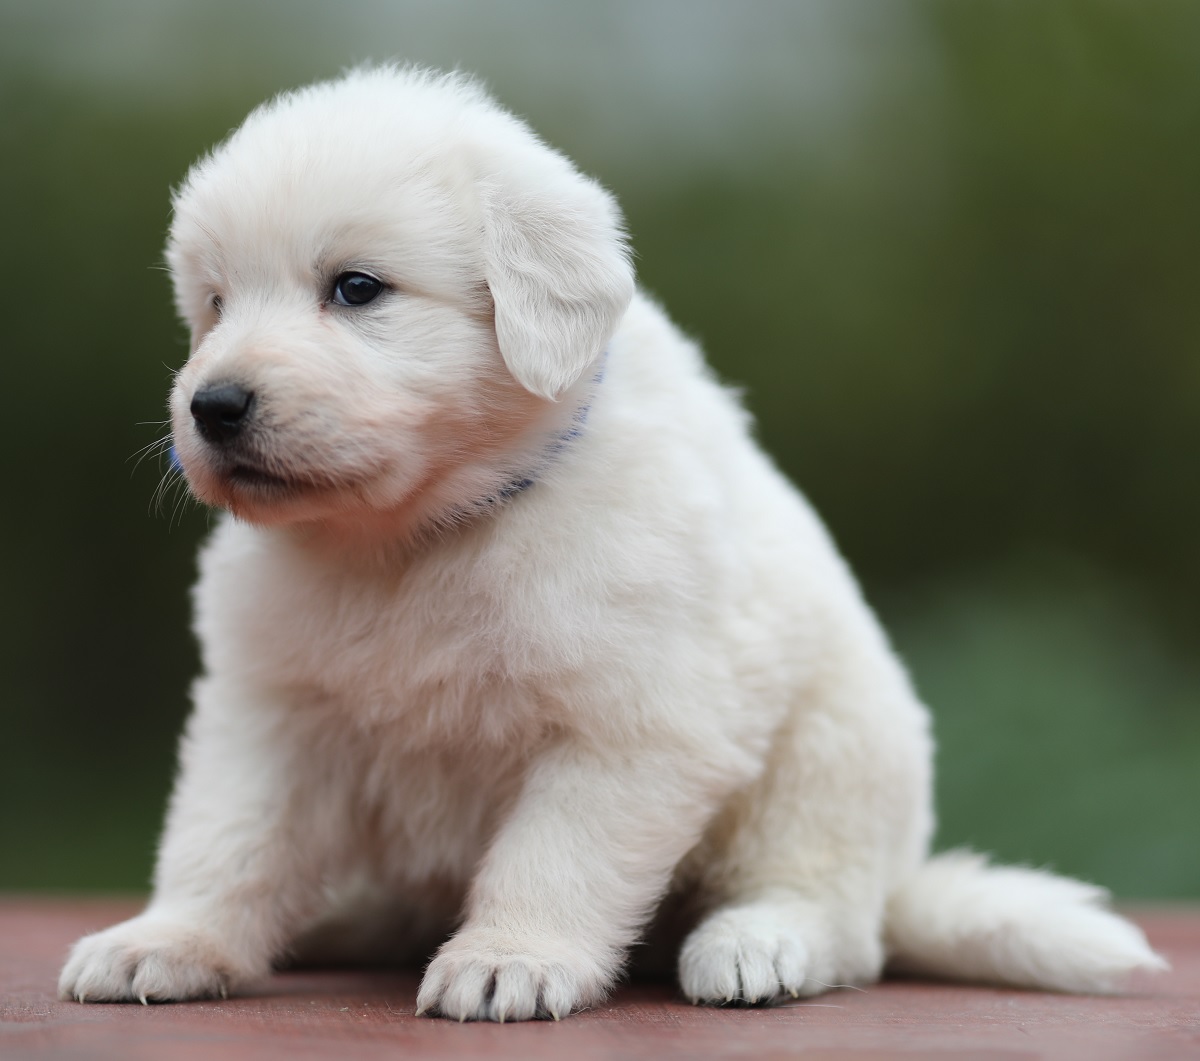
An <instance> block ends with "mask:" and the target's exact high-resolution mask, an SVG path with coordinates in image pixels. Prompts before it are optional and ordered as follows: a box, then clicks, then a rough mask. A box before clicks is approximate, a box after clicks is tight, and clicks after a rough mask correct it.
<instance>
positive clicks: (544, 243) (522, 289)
mask: <svg viewBox="0 0 1200 1061" xmlns="http://www.w3.org/2000/svg"><path fill="white" fill-rule="evenodd" d="M557 161H562V160H557ZM540 176H544V177H546V178H547V179H545V180H544V181H539V182H537V183H536V184H534V183H533V182H531V181H528V178H526V180H522V181H521V182H520V185H521V186H520V187H514V186H511V185H509V184H508V182H502V181H500V180H497V179H492V180H489V181H487V182H486V183H485V184H484V186H483V188H482V196H481V199H482V205H483V246H484V263H485V264H484V268H485V271H486V276H487V283H488V287H489V288H490V289H491V293H492V301H493V303H494V304H495V314H496V339H497V341H498V342H499V344H500V353H501V354H502V355H503V357H504V362H505V364H506V365H507V366H508V369H509V371H510V372H511V373H512V374H513V376H514V377H515V378H516V380H517V382H518V383H520V384H521V385H522V386H523V387H524V388H525V389H526V390H528V391H531V392H532V393H534V394H537V395H540V396H541V397H543V398H548V399H550V400H552V401H553V400H555V399H557V398H558V396H559V395H560V394H562V392H563V391H565V390H566V389H567V388H568V387H570V386H571V384H572V383H574V382H575V381H576V380H578V379H579V377H580V376H581V375H582V374H583V373H584V372H585V371H586V370H587V368H588V366H589V365H591V364H592V363H593V362H594V361H595V360H596V359H597V358H598V357H599V356H600V354H601V353H602V351H603V350H604V349H605V347H606V346H607V344H608V341H609V339H610V338H611V337H612V334H613V332H614V331H615V330H616V327H617V324H618V322H619V321H620V319H621V317H622V315H623V314H624V312H625V310H626V308H627V307H628V305H629V301H630V299H631V298H632V297H633V287H634V281H633V268H632V266H631V264H630V261H629V251H628V247H627V245H626V242H625V235H624V232H623V231H622V228H621V219H620V215H619V213H618V211H617V208H616V206H615V204H614V203H613V200H612V198H611V197H610V196H609V194H608V193H607V192H606V191H604V189H603V188H601V187H600V186H599V185H598V184H596V183H595V182H594V181H591V180H589V179H587V178H585V177H583V176H581V175H580V174H578V173H576V172H575V171H574V170H570V171H568V172H564V171H558V172H554V173H543V174H540Z"/></svg>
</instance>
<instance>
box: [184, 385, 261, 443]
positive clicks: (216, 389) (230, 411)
mask: <svg viewBox="0 0 1200 1061" xmlns="http://www.w3.org/2000/svg"><path fill="white" fill-rule="evenodd" d="M190 408H191V413H192V420H193V421H195V424H196V430H197V431H198V432H199V433H200V437H201V438H203V439H204V440H205V441H206V442H209V443H211V444H212V445H215V446H223V445H226V444H228V443H229V442H232V441H233V440H234V439H235V438H236V437H237V436H238V435H239V434H241V432H242V430H243V429H244V428H245V427H246V425H247V424H248V423H249V422H250V419H251V415H252V413H253V409H254V392H253V391H251V390H247V389H246V388H245V387H243V386H242V385H241V384H240V383H214V384H209V385H208V386H205V387H201V388H200V390H198V391H196V393H195V394H194V395H193V396H192V404H191V407H190Z"/></svg>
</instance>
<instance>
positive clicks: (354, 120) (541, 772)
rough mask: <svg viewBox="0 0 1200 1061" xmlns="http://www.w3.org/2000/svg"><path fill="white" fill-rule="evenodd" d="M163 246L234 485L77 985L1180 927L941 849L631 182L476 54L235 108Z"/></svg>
mask: <svg viewBox="0 0 1200 1061" xmlns="http://www.w3.org/2000/svg"><path fill="white" fill-rule="evenodd" d="M168 260H169V262H170V266H171V270H172V273H173V276H174V280H175V286H176V293H177V299H178V304H179V309H180V312H181V313H182V315H183V316H184V318H185V319H186V320H187V322H188V324H189V325H190V326H191V329H192V335H193V341H192V355H191V359H190V360H189V361H188V363H187V364H186V366H185V367H184V368H183V370H182V371H181V372H180V373H179V377H178V379H177V381H176V384H175V389H174V393H173V394H172V398H171V409H172V415H173V423H174V437H175V445H176V447H177V451H178V457H179V460H180V462H181V463H182V466H183V469H184V471H185V473H186V475H187V479H188V482H189V484H190V486H191V489H192V491H193V492H194V493H195V494H196V496H197V497H199V498H200V499H202V500H203V501H206V502H208V503H209V504H212V505H216V506H220V507H222V508H224V509H227V510H228V511H229V513H231V516H232V518H225V519H223V520H222V521H221V523H220V524H219V526H218V527H217V529H216V531H215V533H214V534H213V537H212V539H211V541H210V542H209V543H208V545H207V547H206V548H205V550H204V552H203V554H202V558H201V576H200V582H199V585H198V587H197V589H196V628H197V632H198V635H199V638H200V641H201V644H202V646H203V656H204V675H203V677H202V678H201V679H200V680H199V681H198V682H197V684H196V687H195V710H194V713H193V714H192V717H191V720H190V721H189V723H188V726H187V731H186V734H185V736H184V738H183V744H182V749H181V753H180V759H181V763H180V772H179V777H178V779H177V781H176V785H175V791H174V795H173V797H172V799H171V805H170V810H169V813H168V816H167V822H166V830H165V834H164V837H163V840H162V845H161V849H160V851H159V858H158V867H157V871H156V875H155V888H154V896H153V898H152V900H151V902H150V904H149V906H148V907H147V909H146V911H145V912H144V913H143V914H141V915H140V916H138V917H135V918H134V919H133V920H131V921H128V922H126V923H124V924H121V925H117V926H116V927H115V928H111V929H108V930H107V931H105V932H101V933H98V934H97V935H94V936H89V937H87V938H85V939H83V940H81V941H80V942H79V943H78V944H77V945H76V947H75V950H74V952H73V953H72V955H71V957H70V959H69V961H68V962H67V965H66V968H65V969H64V971H63V974H62V980H61V985H60V989H61V993H62V996H63V997H64V998H77V999H79V1000H80V1001H96V1002H99V1001H128V1000H135V999H140V1000H142V1001H143V1002H145V1001H147V1000H149V999H154V1000H167V999H186V998H196V997H200V996H206V995H215V994H222V995H223V994H225V993H226V992H227V991H229V990H235V989H237V988H238V987H240V986H241V985H243V984H247V983H249V982H252V981H254V980H256V979H257V978H260V977H262V976H264V975H265V974H266V973H267V972H268V971H269V970H270V968H271V967H272V964H273V963H276V962H278V961H280V960H281V959H282V958H284V957H285V956H287V955H289V954H290V953H292V952H293V951H294V949H295V948H296V947H297V946H298V945H299V944H300V941H301V940H302V939H303V938H307V939H308V940H309V941H310V942H311V941H313V940H316V939H322V940H323V941H324V944H325V946H326V948H328V946H329V945H333V946H334V947H336V948H339V949H341V950H342V951H343V952H348V951H353V950H354V949H355V946H354V945H355V944H356V943H359V942H363V941H367V942H369V943H371V944H372V945H373V946H374V948H375V949H376V950H380V949H384V950H390V951H391V952H392V953H394V954H395V955H397V956H399V955H401V954H402V953H405V952H406V951H411V950H412V949H414V948H415V949H416V950H418V952H419V951H420V948H421V947H423V946H425V945H427V943H428V941H429V940H430V939H431V938H433V939H434V940H435V943H434V944H432V945H430V949H432V946H433V945H436V942H441V943H442V946H441V948H440V949H439V950H438V951H437V954H436V956H435V957H434V958H433V960H432V962H431V963H430V964H429V967H428V969H427V971H426V973H425V977H424V982H423V983H422V986H421V990H420V995H419V999H418V1008H419V1010H420V1011H421V1012H426V1013H440V1014H442V1015H445V1016H448V1017H455V1018H458V1019H468V1020H470V1019H492V1020H505V1019H508V1020H520V1019H526V1018H530V1017H535V1016H546V1015H549V1016H553V1017H559V1016H565V1015H566V1014H567V1013H570V1012H571V1011H572V1010H575V1009H578V1008H580V1007H581V1006H588V1005H592V1004H594V1003H595V1002H597V1000H599V999H601V998H602V997H603V996H604V994H605V992H606V990H607V989H608V988H609V987H610V985H611V984H612V983H613V980H614V977H616V976H617V974H618V972H619V971H620V970H621V967H622V963H623V962H624V960H625V958H626V955H627V952H628V951H629V948H630V946H631V944H633V943H634V942H635V941H637V940H639V938H641V937H643V935H644V934H645V933H646V932H647V931H648V928H649V926H650V925H651V923H652V922H653V923H655V924H657V925H658V926H659V927H660V928H661V929H662V930H663V931H664V932H666V931H667V929H669V928H672V927H680V926H681V935H680V937H679V938H680V939H682V950H681V951H680V952H679V959H678V961H679V965H678V968H679V977H680V980H681V983H682V987H683V991H684V993H685V994H686V995H687V996H688V997H690V998H692V999H694V1000H698V1001H707V1002H718V1003H719V1002H727V1001H730V1000H745V1001H748V1002H764V1001H769V1000H771V999H774V998H776V997H777V996H797V995H811V994H815V993H817V992H819V991H821V990H824V989H825V988H827V987H829V986H831V985H836V984H847V983H849V984H861V983H867V982H870V981H872V980H874V979H875V978H877V977H878V976H879V975H880V972H881V970H882V969H883V966H884V963H885V961H890V962H892V963H893V964H894V965H896V966H899V967H903V968H907V969H910V970H917V971H924V972H928V973H932V974H936V975H943V976H952V977H968V978H977V979H984V980H991V981H1000V982H1005V983H1010V984H1019V985H1029V986H1036V987H1047V988H1057V989H1062V990H1071V991H1075V990H1078V991H1107V990H1112V989H1115V988H1116V987H1117V986H1118V985H1119V984H1120V983H1121V980H1122V978H1123V977H1124V975H1125V974H1127V973H1128V972H1129V971H1130V970H1133V969H1135V968H1139V967H1142V968H1154V967H1158V966H1160V965H1161V961H1160V959H1158V958H1157V957H1156V956H1155V955H1154V954H1153V953H1152V952H1151V951H1150V950H1149V949H1148V947H1147V945H1146V942H1145V940H1144V938H1143V937H1142V935H1141V933H1140V932H1139V931H1138V930H1137V929H1136V928H1135V927H1133V926H1132V925H1130V924H1128V923H1127V922H1125V921H1123V920H1121V919H1120V918H1118V917H1116V916H1115V915H1113V914H1111V913H1108V912H1107V911H1105V910H1104V909H1103V904H1102V900H1103V893H1102V892H1101V891H1099V890H1098V889H1095V888H1092V887H1090V886H1088V885H1084V884H1079V883H1076V882H1073V881H1068V880H1063V879H1060V878H1056V877H1052V876H1049V875H1047V874H1044V873H1038V872H1034V871H1030V870H1018V869H989V868H988V867H987V866H986V865H985V863H984V861H983V860H982V859H980V858H978V857H975V856H972V855H967V854H961V853H960V854H953V855H948V856H942V857H940V858H934V859H932V860H929V859H928V853H927V845H928V843H929V839H930V831H931V828H932V814H931V810H930V759H931V742H930V738H929V733H928V720H927V716H926V712H925V709H924V708H923V707H922V706H921V704H920V703H919V702H918V701H917V699H916V698H915V696H914V695H913V692H912V690H911V688H910V686H909V682H908V680H907V678H906V676H905V674H904V671H903V669H902V668H901V666H900V664H899V663H898V662H897V660H896V657H895V656H894V654H893V653H892V651H891V649H890V648H889V646H888V643H887V641H886V639H885V638H884V635H883V634H882V633H881V631H880V629H879V626H878V625H877V623H876V620H875V619H874V617H873V615H872V613H871V612H870V610H869V609H868V608H867V606H866V605H865V604H864V603H863V600H862V598H861V596H860V595H859V591H858V589H857V587H856V585H855V582H854V580H853V578H852V577H851V575H850V573H849V572H848V571H847V569H846V567H845V565H844V564H843V562H842V560H841V559H840V558H839V556H838V554H837V552H836V550H835V549H834V547H833V545H832V544H831V543H830V540H829V538H828V537H827V535H826V533H825V531H824V529H823V528H822V526H821V524H820V523H819V522H818V520H817V518H816V517H815V516H814V514H813V513H812V511H811V510H810V509H809V507H808V505H807V504H806V503H805V502H804V500H803V499H802V498H801V497H800V496H799V495H798V494H797V493H796V491H795V490H794V489H793V488H792V487H791V486H790V485H789V484H788V483H787V482H786V481H785V480H784V479H783V477H782V476H781V475H780V474H779V472H778V471H776V469H775V468H774V467H773V466H772V465H771V463H770V461H769V460H768V459H767V458H766V457H764V456H763V454H762V453H761V452H760V451H759V450H758V449H757V448H756V447H755V445H754V443H753V442H752V441H751V438H750V433H749V430H748V426H747V418H746V415H745V414H744V413H743V411H742V409H741V408H740V407H739V406H738V403H737V401H736V400H735V398H734V397H732V396H731V395H730V394H729V393H728V392H727V391H726V390H724V389H722V387H721V386H720V385H719V384H717V383H716V382H715V381H714V380H713V378H712V376H711V375H710V374H709V372H708V371H707V370H706V368H705V366H704V363H703V360H702V358H701V355H700V353H699V352H698V351H697V350H696V348H695V347H694V346H693V345H692V344H691V343H690V342H688V341H687V340H686V339H685V338H683V337H682V336H681V335H680V334H679V332H678V331H677V330H676V329H675V328H674V327H673V326H672V324H671V323H670V322H669V321H668V320H667V318H666V317H665V316H664V314H663V313H662V311H661V310H659V308H658V307H657V306H655V305H654V304H653V303H651V302H650V301H649V300H648V299H647V298H646V297H645V296H643V295H641V294H639V293H638V292H637V291H636V290H635V287H634V279H633V275H632V271H631V268H630V262H629V254H628V250H627V248H626V245H625V241H624V238H623V235H622V230H621V221H620V217H619V215H618V212H617V209H616V207H615V206H614V204H613V201H612V200H611V199H610V198H609V196H608V195H607V194H606V193H605V192H604V191H603V190H602V189H601V188H600V187H598V186H597V185H596V184H595V183H593V182H592V181H590V180H588V179H586V178H584V177H582V176H581V175H580V174H579V173H578V172H577V171H576V170H575V169H574V168H573V167H572V165H571V164H570V163H569V162H568V161H567V160H566V159H565V158H563V157H562V156H561V155H559V154H556V153H555V152H554V151H552V150H550V149H549V148H547V147H546V146H545V145H544V144H542V143H541V142H540V141H539V140H538V139H537V138H536V137H535V136H534V135H533V134H532V133H531V132H530V131H529V129H528V128H527V127H526V126H525V125H524V124H523V123H522V122H521V121H519V120H517V119H516V118H514V117H512V116H511V115H509V114H507V113H505V112H504V111H502V110H500V109H499V108H498V107H497V106H496V105H495V104H494V103H493V102H491V101H490V100H489V99H488V97H487V96H486V95H485V94H484V92H483V91H482V90H480V89H479V88H478V87H476V86H475V85H473V84H471V83H469V82H467V81H465V80H462V79H460V78H456V77H442V76H435V75H430V74H426V73H422V72H416V71H412V70H401V69H395V68H383V69H372V70H364V71H359V72H356V73H353V74H351V75H349V76H347V77H345V78H343V79H341V80H339V81H336V82H333V83H330V84H320V85H316V86H314V87H311V88H308V89H305V90H303V91H299V92H295V93H292V94H289V95H285V96H282V97H281V98H279V99H277V100H275V101H274V102H272V103H270V104H268V105H266V106H265V107H263V108H260V109H259V110H257V111H255V112H254V113H253V114H252V115H251V116H250V117H249V118H248V119H247V120H246V122H245V124H244V125H243V126H242V127H241V128H240V129H239V130H238V131H237V132H235V133H234V134H233V135H232V136H231V137H230V138H229V140H228V141H226V142H225V143H224V144H223V145H221V146H220V147H219V148H217V149H216V151H215V152H214V153H213V154H212V155H211V156H210V157H208V158H206V159H204V160H203V161H201V162H200V163H198V164H197V165H196V167H195V168H194V169H193V170H192V172H191V174H190V175H189V176H188V178H187V180H186V182H185V183H184V185H183V187H182V189H181V190H180V191H179V193H178V195H177V196H176V200H175V218H174V222H173V224H172V229H171V236H170V243H169V247H168ZM656 910H658V911H660V912H663V911H667V910H670V911H671V914H670V916H667V914H666V913H662V916H659V917H658V918H657V919H655V912H656ZM335 913H336V914H337V915H338V916H339V917H340V918H341V920H340V921H332V922H331V921H329V918H330V917H331V916H333V915H334V914H335ZM322 920H324V921H325V928H324V930H323V931H322V930H321V929H320V925H321V922H322ZM456 925H457V930H456V931H454V929H455V926H456ZM451 932H453V934H452V935H450V933H451ZM683 932H686V938H684V937H683V935H682V933H683ZM667 934H668V935H669V933H667ZM447 935H449V939H448V940H446V936H447ZM443 941H444V942H443ZM424 953H425V955H426V956H427V955H428V953H429V951H425V952H424Z"/></svg>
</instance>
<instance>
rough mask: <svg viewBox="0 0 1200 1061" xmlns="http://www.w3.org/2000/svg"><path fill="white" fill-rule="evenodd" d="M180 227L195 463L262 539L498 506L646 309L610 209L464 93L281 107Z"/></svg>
mask: <svg viewBox="0 0 1200 1061" xmlns="http://www.w3.org/2000/svg"><path fill="white" fill-rule="evenodd" d="M174 205H175V216H174V220H173V223H172V226H171V233H170V238H169V241H168V246H167V261H168V264H169V265H170V269H171V274H172V277H173V280H174V284H175V294H176V302H177V305H178V307H179V311H180V313H181V314H182V316H183V317H184V319H185V320H186V321H187V323H188V325H189V326H190V328H191V331H192V352H191V357H190V359H189V360H188V362H187V364H186V365H185V366H184V368H183V370H182V371H181V372H180V373H179V376H178V378H177V380H176V384H175V387H174V390H173V393H172V395H171V414H172V422H173V430H174V439H175V449H176V453H177V454H178V456H179V459H180V461H181V463H182V465H183V468H184V471H185V474H186V476H187V479H188V482H189V484H190V486H191V488H192V490H193V492H194V493H195V494H196V495H197V496H198V497H200V498H201V499H202V500H204V501H206V502H209V503H210V504H215V505H220V506H222V507H225V508H228V509H230V510H231V511H232V512H233V513H234V514H235V515H237V516H239V517H241V518H244V519H247V520H250V521H253V522H257V523H264V524H267V523H289V522H308V521H322V520H335V519H338V518H341V517H348V518H351V519H360V520H361V519H365V518H367V517H380V516H382V517H386V516H387V515H388V514H391V513H394V514H396V518H397V520H398V521H399V522H400V523H410V522H412V521H413V520H414V519H415V518H416V516H417V514H418V513H419V514H423V515H425V516H428V515H436V514H437V512H438V510H439V509H440V508H441V509H452V508H453V507H454V506H455V505H456V504H462V503H463V502H464V501H469V500H470V499H471V498H472V496H474V497H479V496H484V495H485V494H486V492H487V490H488V489H493V490H494V489H495V486H496V483H497V482H502V481H503V480H504V477H505V476H506V475H507V476H509V477H510V478H511V476H512V474H513V473H514V472H515V473H518V474H519V473H520V472H521V471H522V468H521V461H522V460H528V459H529V454H528V453H525V450H526V449H527V448H528V447H530V446H536V445H537V441H536V440H537V439H538V438H543V437H544V433H545V430H546V428H545V424H546V423H549V422H552V421H553V419H554V415H555V410H556V409H557V408H560V407H561V405H563V404H568V403H559V404H558V405H556V404H555V402H556V399H559V398H560V397H562V396H563V395H565V394H569V392H571V390H572V388H573V387H576V386H577V385H580V381H581V380H585V379H586V376H587V373H588V369H589V367H590V366H591V365H592V364H593V363H594V362H595V361H596V360H597V359H598V358H599V357H600V356H601V354H602V353H603V351H604V348H605V346H606V344H607V342H608V340H609V338H610V337H611V335H612V333H613V331H614V329H615V327H616V325H617V322H618V321H619V319H620V317H621V315H622V314H623V312H624V310H625V308H626V306H627V305H628V302H629V299H630V298H631V296H632V291H633V279H632V271H631V268H630V265H629V259H628V253H627V249H626V246H625V242H624V238H623V234H622V232H621V223H620V218H619V216H618V213H617V210H616V208H615V206H614V205H613V202H612V200H611V199H610V197H609V196H608V195H607V194H606V193H605V192H604V191H603V190H602V189H601V188H600V187H599V186H598V185H596V184H595V183H594V182H592V181H590V180H588V179H586V178H584V177H582V176H581V175H580V174H579V173H578V172H577V171H576V170H575V169H574V168H573V167H572V166H571V164H570V163H569V162H567V160H566V159H564V158H563V157H562V156H561V155H558V154H556V153H555V152H553V151H551V150H550V149H549V148H547V147H546V146H545V145H543V144H542V143H540V142H539V141H538V140H537V138H536V137H535V136H534V135H533V134H532V133H531V132H530V131H529V129H528V128H527V127H526V126H525V125H524V124H523V123H521V122H520V121H518V120H517V119H515V118H513V117H512V116H511V115H509V114H506V113H505V112H503V111H501V110H500V109H499V108H498V107H496V106H495V104H493V103H492V102H491V101H490V100H489V99H488V98H487V96H486V95H485V94H484V93H483V92H482V90H480V89H479V88H477V87H476V86H474V85H473V84H471V83H469V82H467V81H464V80H462V79H460V78H456V77H445V76H436V75H431V74H426V73H422V72H419V71H411V70H400V69H396V68H390V67H389V68H379V69H373V70H367V71H359V72H356V73H353V74H351V75H349V76H347V77H345V78H343V79H342V80H339V81H336V82H331V83H327V84H319V85H315V86H313V87H311V88H308V89H304V90H301V91H299V92H295V93H291V94H288V95H285V96H282V97H280V98H279V99H277V100H275V101H273V102H271V103H269V104H267V105H265V106H264V107H262V108H260V109H259V110H257V111H255V112H254V113H253V114H251V115H250V117H249V118H247V119H246V121H245V123H244V124H243V125H242V126H241V128H240V129H238V130H237V131H236V132H234V133H233V135H232V136H231V137H230V138H229V139H228V140H227V141H226V142H225V143H224V144H222V145H221V146H220V147H218V148H217V149H216V150H215V151H214V152H213V154H212V155H210V156H209V157H207V158H205V159H203V160H202V161H200V162H199V163H197V164H196V166H195V167H194V168H193V169H192V171H191V172H190V173H189V175H188V177H187V179H186V180H185V181H184V184H183V186H182V187H181V188H180V190H179V191H178V193H177V194H176V196H175V203H174ZM539 430H540V431H541V432H542V433H541V434H540V435H539ZM481 491H482V494H481Z"/></svg>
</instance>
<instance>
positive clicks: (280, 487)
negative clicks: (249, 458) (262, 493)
mask: <svg viewBox="0 0 1200 1061" xmlns="http://www.w3.org/2000/svg"><path fill="white" fill-rule="evenodd" d="M221 474H222V477H223V478H224V479H225V480H226V481H227V482H229V483H230V484H232V485H234V486H242V487H250V488H254V489H260V490H272V491H287V492H289V493H290V492H294V491H296V490H299V489H301V487H302V486H303V485H304V484H302V483H300V482H298V481H297V480H295V479H290V478H288V477H287V476H283V475H279V474H278V473H276V472H268V471H264V470H263V469H262V468H256V467H254V466H253V465H251V464H241V463H239V464H234V465H233V466H232V467H230V468H228V469H225V470H224V471H223V472H222V473H221Z"/></svg>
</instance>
